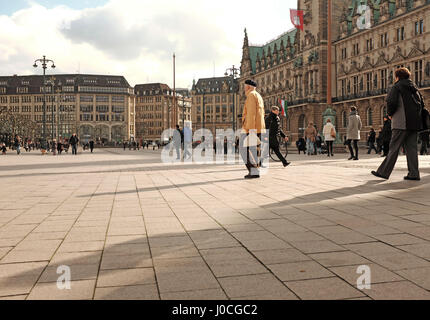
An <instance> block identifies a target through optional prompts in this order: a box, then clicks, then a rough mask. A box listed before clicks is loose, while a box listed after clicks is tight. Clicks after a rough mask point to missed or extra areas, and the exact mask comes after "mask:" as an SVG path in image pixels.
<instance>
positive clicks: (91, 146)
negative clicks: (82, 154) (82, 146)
mask: <svg viewBox="0 0 430 320" xmlns="http://www.w3.org/2000/svg"><path fill="white" fill-rule="evenodd" d="M90 150H91V153H93V151H94V140H93V139H91V140H90Z"/></svg>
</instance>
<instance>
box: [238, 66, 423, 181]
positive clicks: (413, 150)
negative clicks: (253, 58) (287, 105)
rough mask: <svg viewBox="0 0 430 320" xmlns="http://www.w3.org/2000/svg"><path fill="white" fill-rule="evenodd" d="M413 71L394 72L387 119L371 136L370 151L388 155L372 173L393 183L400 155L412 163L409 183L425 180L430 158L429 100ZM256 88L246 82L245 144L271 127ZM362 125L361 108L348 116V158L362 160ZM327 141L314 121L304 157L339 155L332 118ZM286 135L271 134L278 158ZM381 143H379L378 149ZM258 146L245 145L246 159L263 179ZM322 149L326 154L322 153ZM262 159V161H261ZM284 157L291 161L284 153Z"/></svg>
mask: <svg viewBox="0 0 430 320" xmlns="http://www.w3.org/2000/svg"><path fill="white" fill-rule="evenodd" d="M410 77H411V73H410V71H409V70H408V69H407V68H398V69H397V70H396V72H395V83H394V85H393V87H392V89H391V90H390V92H389V94H388V96H387V116H386V117H385V118H384V126H383V127H382V128H380V130H379V134H378V136H377V134H376V132H375V130H374V128H372V129H371V130H370V133H369V135H368V137H367V153H368V154H370V153H371V152H372V151H375V153H377V154H380V155H381V156H382V157H385V160H384V162H383V163H382V164H381V166H380V167H379V169H378V170H377V171H372V174H373V175H374V176H376V177H378V178H383V179H389V177H390V176H391V173H392V171H393V169H394V166H395V164H396V162H397V158H398V156H399V154H400V152H403V153H404V154H405V155H406V158H407V162H408V171H409V172H408V175H407V176H406V177H405V180H414V181H417V180H420V173H419V162H418V153H420V154H421V155H427V154H428V147H429V129H430V123H429V122H430V119H429V112H428V110H427V109H426V108H425V103H424V98H423V96H422V95H421V93H420V92H419V89H418V88H417V86H416V85H415V84H414V83H413V82H412V80H411V79H410ZM256 88H257V84H256V83H255V82H254V81H253V80H247V81H245V88H244V89H245V95H246V101H245V105H244V110H243V119H242V120H243V132H244V134H243V137H242V139H243V140H244V141H246V139H248V137H249V136H250V134H252V133H253V132H256V133H257V135H258V137H259V138H260V137H261V135H262V134H263V133H264V132H265V130H266V129H272V127H271V126H270V125H269V126H268V125H267V123H266V124H265V123H264V103H263V99H262V97H261V95H260V94H259V93H258V92H257V90H256ZM273 113H275V115H274V116H272V117H275V119H276V117H277V115H276V107H274V108H272V114H273ZM362 127H363V124H362V121H361V118H360V115H359V113H358V110H357V107H356V106H351V108H350V114H349V118H348V126H347V134H346V139H345V141H344V145H345V146H346V147H347V148H348V151H349V154H350V157H349V158H348V160H354V161H358V160H359V142H360V140H361V138H362V137H361V131H362ZM322 135H323V137H324V138H323V137H322V136H321V135H320V134H319V133H318V131H317V129H316V127H315V126H314V124H313V123H312V122H311V123H309V125H308V127H307V128H306V129H305V131H304V135H302V136H300V137H299V139H298V140H297V141H296V146H297V150H298V152H299V154H301V152H303V153H304V154H307V155H308V156H312V155H318V154H322V153H327V156H328V157H333V156H334V150H333V149H334V148H333V144H334V142H335V141H336V139H337V138H338V137H337V133H336V128H335V126H334V124H333V123H332V120H331V119H327V121H326V123H325V125H324V128H323V130H322ZM279 136H281V137H284V136H285V135H284V134H283V133H282V132H279V130H275V133H273V135H272V132H271V133H270V147H271V148H272V149H273V150H274V151H275V153H276V154H278V152H277V151H279V150H277V149H279V148H277V146H276V144H274V143H272V141H275V140H276V141H278V137H279ZM419 141H420V142H421V150H420V152H418V142H419ZM375 144H376V145H375ZM261 146H262V144H260V145H257V146H249V145H248V146H246V145H242V144H241V150H242V151H241V154H242V158H243V160H244V162H245V164H246V168H247V170H248V175H247V176H245V179H255V178H259V177H260V174H259V168H260V167H261V162H258V161H256V158H258V154H259V152H260V151H259V148H260V149H261ZM323 147H324V149H325V150H323ZM256 155H257V157H256ZM278 157H279V159H280V160H281V161H282V162H283V163H284V165H285V163H286V159H285V158H284V157H282V155H278Z"/></svg>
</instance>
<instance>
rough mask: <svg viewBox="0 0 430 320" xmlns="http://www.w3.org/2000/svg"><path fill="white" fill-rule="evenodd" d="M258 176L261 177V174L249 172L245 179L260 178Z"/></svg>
mask: <svg viewBox="0 0 430 320" xmlns="http://www.w3.org/2000/svg"><path fill="white" fill-rule="evenodd" d="M258 178H260V176H258V175H251V174H248V175H247V176H245V179H248V180H249V179H258Z"/></svg>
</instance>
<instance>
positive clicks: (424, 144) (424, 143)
mask: <svg viewBox="0 0 430 320" xmlns="http://www.w3.org/2000/svg"><path fill="white" fill-rule="evenodd" d="M420 140H421V151H420V154H421V155H422V156H426V155H428V151H427V148H428V146H429V132H428V131H423V132H421V133H420Z"/></svg>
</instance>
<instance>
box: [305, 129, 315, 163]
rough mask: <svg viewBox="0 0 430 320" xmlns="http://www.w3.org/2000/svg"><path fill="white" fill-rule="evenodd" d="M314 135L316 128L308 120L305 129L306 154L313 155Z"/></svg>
mask: <svg viewBox="0 0 430 320" xmlns="http://www.w3.org/2000/svg"><path fill="white" fill-rule="evenodd" d="M316 137H317V130H316V129H315V127H314V124H313V123H312V122H310V123H309V125H308V127H307V128H306V130H305V138H306V149H307V153H308V156H310V155H314V153H315V140H316Z"/></svg>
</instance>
